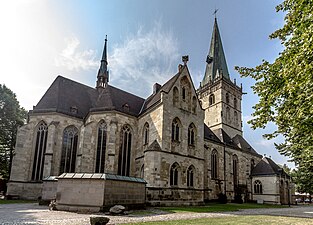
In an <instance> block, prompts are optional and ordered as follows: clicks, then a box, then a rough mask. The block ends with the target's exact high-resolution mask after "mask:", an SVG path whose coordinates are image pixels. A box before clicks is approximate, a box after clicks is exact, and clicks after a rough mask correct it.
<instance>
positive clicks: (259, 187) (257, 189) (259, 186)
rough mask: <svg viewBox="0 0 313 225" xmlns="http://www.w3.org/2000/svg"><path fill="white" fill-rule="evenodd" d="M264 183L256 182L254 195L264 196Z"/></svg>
mask: <svg viewBox="0 0 313 225" xmlns="http://www.w3.org/2000/svg"><path fill="white" fill-rule="evenodd" d="M262 193H263V190H262V183H261V181H259V180H256V181H254V194H262Z"/></svg>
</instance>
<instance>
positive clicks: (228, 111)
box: [226, 106, 230, 122]
mask: <svg viewBox="0 0 313 225" xmlns="http://www.w3.org/2000/svg"><path fill="white" fill-rule="evenodd" d="M226 121H227V122H230V108H229V107H228V106H227V107H226Z"/></svg>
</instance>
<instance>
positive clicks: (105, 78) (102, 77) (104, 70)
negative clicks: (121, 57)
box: [97, 36, 109, 88]
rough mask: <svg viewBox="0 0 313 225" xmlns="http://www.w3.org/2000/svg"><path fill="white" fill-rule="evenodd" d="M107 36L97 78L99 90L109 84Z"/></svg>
mask: <svg viewBox="0 0 313 225" xmlns="http://www.w3.org/2000/svg"><path fill="white" fill-rule="evenodd" d="M107 41H108V40H107V36H105V41H104V48H103V53H102V58H101V65H100V68H99V71H98V76H97V88H99V87H103V88H104V87H105V86H106V85H107V84H108V82H109V71H108V60H107Z"/></svg>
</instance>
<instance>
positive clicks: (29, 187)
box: [7, 181, 42, 200]
mask: <svg viewBox="0 0 313 225" xmlns="http://www.w3.org/2000/svg"><path fill="white" fill-rule="evenodd" d="M7 185H8V189H7V197H8V198H18V199H26V200H38V199H40V198H41V190H42V182H14V181H9V183H8V184H7Z"/></svg>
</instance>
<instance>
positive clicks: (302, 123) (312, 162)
mask: <svg viewBox="0 0 313 225" xmlns="http://www.w3.org/2000/svg"><path fill="white" fill-rule="evenodd" d="M276 10H277V12H278V11H282V12H285V13H286V16H285V24H284V26H283V27H282V28H281V29H278V30H277V31H275V32H274V33H272V34H271V35H270V38H271V39H279V40H280V42H281V44H282V45H283V46H284V50H283V51H282V52H281V53H280V54H279V56H278V57H277V58H276V59H275V61H274V62H273V63H270V62H268V61H266V60H263V62H262V64H261V65H259V66H256V67H255V68H247V67H240V68H239V67H236V70H237V71H238V72H239V73H240V74H241V75H242V76H244V77H251V78H253V79H255V80H256V83H255V85H254V86H253V87H252V89H253V91H254V93H256V94H258V96H259V98H260V100H259V102H258V103H257V104H256V105H255V106H254V113H253V116H254V118H253V119H252V120H251V121H249V122H250V124H251V125H252V128H254V129H256V128H264V127H265V126H266V125H267V124H268V123H271V122H273V123H275V124H276V125H277V129H276V130H275V131H274V132H273V133H271V134H266V135H264V136H265V137H266V138H268V139H271V138H274V137H276V136H277V135H282V136H283V137H284V139H285V141H284V142H283V143H281V144H277V145H276V148H277V149H278V151H279V152H280V153H282V154H283V155H286V156H289V157H291V158H292V159H293V161H294V162H295V163H296V165H297V166H298V168H299V171H301V172H303V173H306V174H307V177H311V178H312V175H313V15H312V13H313V1H312V0H285V1H283V2H282V4H280V5H278V6H277V7H276ZM301 182H303V185H305V183H307V180H306V179H304V180H301Z"/></svg>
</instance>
